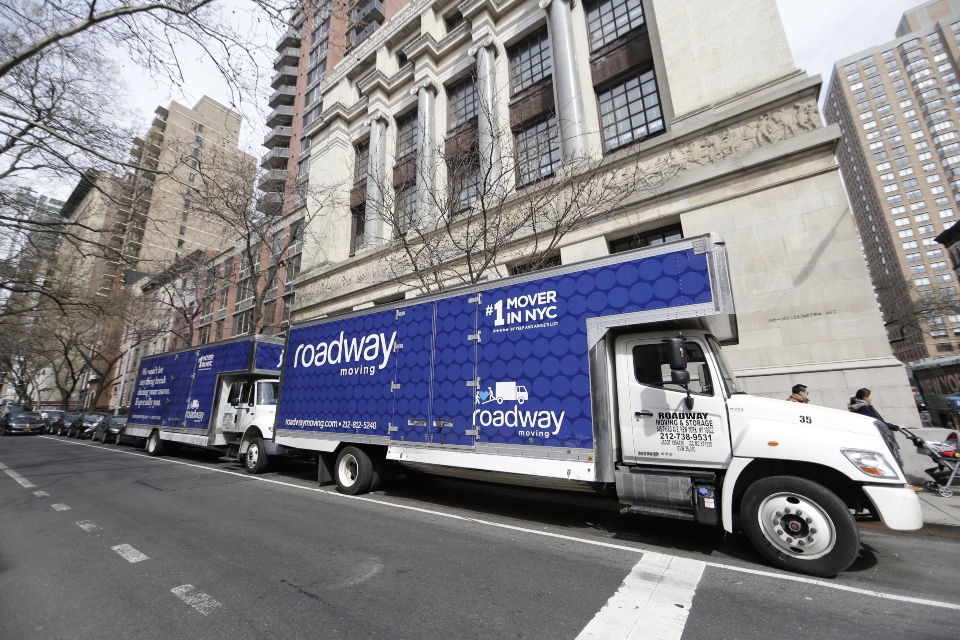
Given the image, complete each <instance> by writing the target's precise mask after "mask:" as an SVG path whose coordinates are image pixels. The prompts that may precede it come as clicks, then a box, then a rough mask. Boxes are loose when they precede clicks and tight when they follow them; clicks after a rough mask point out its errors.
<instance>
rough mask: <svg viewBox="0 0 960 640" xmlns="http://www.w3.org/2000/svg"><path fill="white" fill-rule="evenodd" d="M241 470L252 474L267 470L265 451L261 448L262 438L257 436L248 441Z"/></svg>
mask: <svg viewBox="0 0 960 640" xmlns="http://www.w3.org/2000/svg"><path fill="white" fill-rule="evenodd" d="M243 468H244V469H246V470H247V473H253V474H256V473H263V472H264V471H266V470H267V451H266V449H265V448H264V446H263V438H261V437H259V436H258V437H256V438H253V439H251V440H250V444H248V445H247V452H246V453H245V454H244V455H243Z"/></svg>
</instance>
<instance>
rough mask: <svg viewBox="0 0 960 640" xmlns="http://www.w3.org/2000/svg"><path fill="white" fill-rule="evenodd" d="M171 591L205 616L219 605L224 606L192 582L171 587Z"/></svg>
mask: <svg viewBox="0 0 960 640" xmlns="http://www.w3.org/2000/svg"><path fill="white" fill-rule="evenodd" d="M170 592H171V593H173V595H175V596H177V597H178V598H180V599H181V600H183V601H184V602H186V603H187V604H188V605H190V606H191V607H193V608H194V609H196V610H197V611H199V612H200V613H202V614H203V615H205V616H208V615H210V614H211V613H213V610H214V609H216V608H217V607H222V606H223V605H222V604H220V603H219V602H217V601H216V600H214V599H213V598H211V597H210V596H208V595H207V594H205V593H204V592H202V591H197V588H196V587H194V586H193V585H192V584H185V585H182V586H179V587H174V588H173V589H170Z"/></svg>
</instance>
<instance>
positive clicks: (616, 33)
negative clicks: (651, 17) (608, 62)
mask: <svg viewBox="0 0 960 640" xmlns="http://www.w3.org/2000/svg"><path fill="white" fill-rule="evenodd" d="M643 22H644V20H643V4H642V3H641V0H601V1H600V2H597V3H596V4H594V5H593V6H591V7H589V8H588V9H587V28H588V29H589V30H590V48H591V49H592V50H596V49H599V48H600V47H602V46H603V45H605V44H607V43H609V42H613V41H614V40H616V39H617V38H619V37H620V36H622V35H623V34H625V33H627V32H628V31H632V30H633V29H636V28H637V27H639V26H641V25H642V24H643Z"/></svg>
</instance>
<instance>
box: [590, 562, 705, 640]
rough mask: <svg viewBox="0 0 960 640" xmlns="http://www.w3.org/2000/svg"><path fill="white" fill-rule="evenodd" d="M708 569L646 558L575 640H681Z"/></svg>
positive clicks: (695, 565) (631, 572) (637, 565)
mask: <svg viewBox="0 0 960 640" xmlns="http://www.w3.org/2000/svg"><path fill="white" fill-rule="evenodd" d="M705 566H706V564H705V563H703V562H700V561H699V560H688V559H687V558H678V557H676V556H667V555H664V554H662V553H652V552H651V553H645V554H643V558H642V559H641V560H640V562H638V563H637V564H636V565H634V567H633V569H632V570H631V571H630V573H629V574H628V575H627V577H626V578H624V580H623V584H622V585H620V588H619V589H618V590H617V592H616V593H615V594H613V596H612V597H611V598H610V599H609V600H607V604H605V605H604V606H603V608H602V609H600V611H599V612H598V613H597V615H595V616H594V617H593V620H591V621H590V622H589V623H587V626H586V627H584V628H583V631H581V632H580V635H578V636H577V640H600V639H601V638H602V639H604V640H606V639H609V640H619V639H620V638H623V639H624V640H641V639H642V638H656V639H657V640H680V637H681V636H682V635H683V627H684V626H686V624H687V616H688V615H689V614H690V605H692V604H693V594H694V592H695V591H696V589H697V585H698V584H700V577H701V576H702V575H703V569H704V567H705Z"/></svg>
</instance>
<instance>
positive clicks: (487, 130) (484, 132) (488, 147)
mask: <svg viewBox="0 0 960 640" xmlns="http://www.w3.org/2000/svg"><path fill="white" fill-rule="evenodd" d="M469 53H470V55H476V57H477V101H478V103H479V105H478V106H479V113H478V114H477V134H478V135H477V142H478V146H479V153H480V175H481V176H482V178H483V180H484V184H483V185H481V188H482V189H483V188H489V187H491V186H493V185H495V184H497V183H499V182H500V136H499V132H498V129H499V123H498V121H497V95H496V91H497V89H496V82H495V80H496V68H495V66H494V65H495V64H496V49H495V48H494V47H493V38H491V37H490V36H487V37H486V38H485V39H484V41H483V43H481V44H480V45H479V46H476V47H474V48H472V49H471V50H470V51H469Z"/></svg>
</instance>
